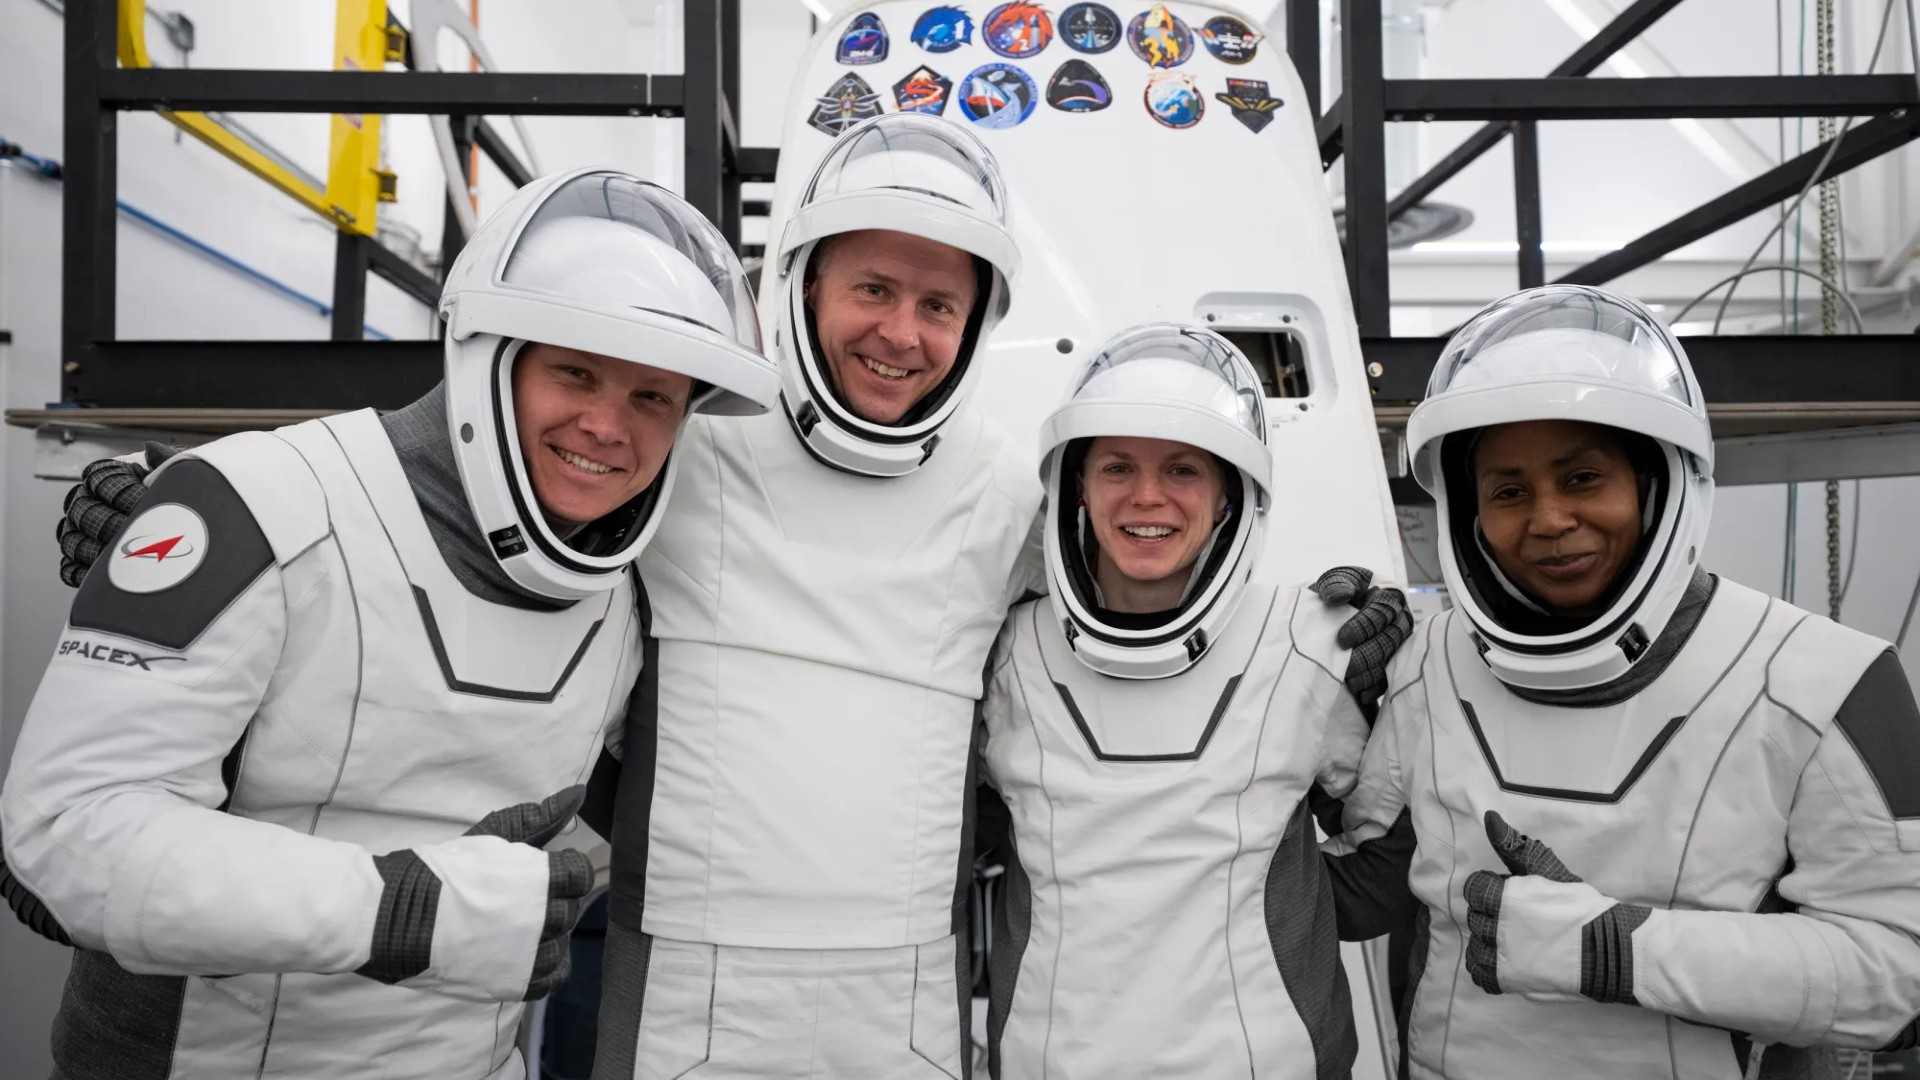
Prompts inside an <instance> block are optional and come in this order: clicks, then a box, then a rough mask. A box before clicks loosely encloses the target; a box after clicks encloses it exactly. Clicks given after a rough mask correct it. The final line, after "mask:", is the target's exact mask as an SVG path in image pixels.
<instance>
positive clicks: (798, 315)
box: [764, 113, 1020, 476]
mask: <svg viewBox="0 0 1920 1080" xmlns="http://www.w3.org/2000/svg"><path fill="white" fill-rule="evenodd" d="M870 229H883V230H889V231H892V232H901V233H907V234H909V235H912V236H918V237H924V238H925V239H928V240H934V241H937V242H939V243H942V244H946V245H948V246H949V247H955V248H959V249H960V250H962V251H965V252H967V253H969V254H971V255H973V256H974V262H975V266H976V267H977V268H979V269H980V270H981V274H980V277H981V283H980V285H981V287H980V290H979V293H978V299H977V301H976V303H975V304H974V308H973V313H972V315H971V316H970V318H969V319H968V322H967V328H966V333H965V335H964V336H963V337H962V338H961V341H960V352H959V356H958V358H957V359H956V360H955V361H954V365H953V370H951V371H949V372H948V373H947V377H946V379H945V380H944V381H942V382H941V384H940V385H939V386H937V387H935V388H934V389H933V390H931V391H929V392H928V393H927V395H926V396H925V397H923V398H921V399H920V401H919V402H918V403H916V404H915V405H914V407H913V408H912V409H910V410H909V411H908V412H907V414H906V416H904V417H903V418H902V419H901V420H900V422H899V423H897V424H876V423H873V422H872V421H869V420H863V419H861V418H860V417H858V416H855V415H854V414H853V412H852V411H851V410H849V409H848V408H847V407H846V405H845V404H844V403H843V402H842V401H841V400H840V398H839V396H838V394H837V393H836V392H835V390H834V389H833V383H832V379H831V377H830V376H829V374H828V371H827V367H826V363H825V361H824V359H823V358H822V357H821V356H820V353H819V343H818V341H817V340H816V339H815V335H814V327H813V317H812V311H811V309H810V308H809V307H808V305H807V297H806V286H807V270H808V267H809V266H810V265H811V264H812V261H813V256H814V252H815V251H816V250H818V247H819V244H820V241H822V240H823V239H825V238H827V237H830V236H835V235H838V234H840V233H848V232H859V231H863V230H870ZM1019 264H1020V254H1019V249H1018V248H1017V247H1016V246H1015V244H1014V241H1013V235H1012V233H1010V232H1009V231H1008V228H1007V193H1006V188H1005V186H1004V185H1003V184H1002V183H1001V180H1000V165H999V163H998V162H996V161H995V160H994V158H993V154H992V153H991V152H989V151H988V150H987V148H986V147H985V146H983V145H982V144H981V142H980V140H979V139H977V138H975V137H974V136H973V135H972V134H971V133H970V132H967V131H965V130H963V129H961V128H960V127H958V126H957V125H954V124H951V123H948V122H947V121H945V120H940V119H937V118H935V117H931V116H923V115H920V114H918V113H888V114H886V115H884V116H876V117H874V118H873V119H871V120H867V121H864V122H862V123H860V124H858V125H856V126H854V127H852V128H850V129H848V130H847V132H846V133H845V134H844V135H841V136H840V138H839V139H838V140H837V141H836V142H835V143H834V144H833V147H832V148H831V149H829V150H828V151H827V155H826V157H825V158H824V159H822V160H821V162H820V167H819V168H818V169H817V170H815V171H814V174H813V179H812V181H811V182H810V183H808V185H807V189H806V191H805V192H804V193H803V194H802V195H801V196H800V198H799V200H798V202H797V203H796V204H795V208H794V211H793V217H792V218H791V219H790V220H789V221H788V222H787V226H786V230H785V231H784V232H783V233H782V234H781V237H780V247H779V250H778V251H777V252H775V262H774V267H775V269H776V272H777V275H778V276H777V277H776V278H775V280H774V284H773V287H772V288H771V289H769V290H767V291H766V293H765V294H764V295H767V296H771V297H774V298H775V299H774V301H773V302H774V303H777V304H780V305H781V308H780V311H779V314H778V330H777V332H776V336H775V338H774V347H775V348H776V349H778V350H781V352H782V354H783V362H782V364H781V365H780V372H781V378H782V392H781V401H782V403H783V404H784V405H785V406H786V410H787V415H788V417H789V418H790V419H791V420H792V421H793V426H794V430H795V432H797V433H798V434H799V436H800V439H801V441H802V442H804V443H805V444H806V446H807V449H808V450H809V451H810V452H811V453H812V454H813V455H814V456H815V457H817V458H819V459H821V460H822V461H824V462H826V463H827V464H829V465H832V466H834V467H835V468H838V469H843V470H845V471H847V472H852V473H859V474H862V475H866V476H901V475H904V474H906V473H909V472H912V471H913V470H914V469H917V468H919V467H920V463H921V462H923V461H925V460H926V459H927V458H928V456H930V455H931V454H932V453H933V450H934V447H935V445H936V444H938V443H939V441H940V427H941V425H943V424H945V423H946V422H947V418H948V417H950V416H952V415H953V413H954V410H956V409H958V408H959V407H960V405H961V403H962V402H964V401H965V400H966V398H967V395H968V394H969V393H971V392H972V389H973V386H974V384H975V383H976V382H977V381H978V380H979V375H980V365H979V364H977V363H975V361H976V360H977V359H978V356H979V353H980V351H981V348H982V345H983V343H984V342H985V341H986V339H987V336H988V335H989V334H990V333H991V332H992V330H993V327H994V325H995V324H996V323H998V322H999V321H1000V318H1001V316H1003V315H1005V314H1006V310H1007V304H1008V302H1009V300H1010V294H1009V291H1008V290H1009V285H1010V283H1011V282H1012V280H1013V277H1014V275H1015V273H1016V272H1017V271H1018V269H1019Z"/></svg>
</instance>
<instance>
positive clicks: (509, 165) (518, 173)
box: [473, 119, 534, 187]
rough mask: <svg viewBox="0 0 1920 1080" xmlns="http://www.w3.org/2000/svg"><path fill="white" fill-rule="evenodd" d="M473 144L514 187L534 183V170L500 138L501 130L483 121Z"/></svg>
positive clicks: (477, 128)
mask: <svg viewBox="0 0 1920 1080" xmlns="http://www.w3.org/2000/svg"><path fill="white" fill-rule="evenodd" d="M473 142H474V145H475V146H478V147H479V148H480V152H481V153H483V154H485V155H487V159H488V160H489V161H491V162H493V164H494V165H495V167H497V168H498V169H499V170H500V171H501V173H503V174H504V175H505V176H506V178H507V179H508V180H509V181H511V182H512V183H513V186H514V187H526V186H527V185H528V184H531V183H533V179H534V177H533V170H532V169H529V168H528V167H527V165H526V163H525V162H523V161H521V160H520V156H519V155H518V154H515V153H514V152H513V147H511V146H508V145H507V142H506V140H505V139H503V138H501V137H500V131H499V129H497V128H495V127H494V126H493V125H492V124H489V123H487V121H486V120H485V119H482V120H481V121H480V123H479V125H478V126H477V127H475V128H474V131H473Z"/></svg>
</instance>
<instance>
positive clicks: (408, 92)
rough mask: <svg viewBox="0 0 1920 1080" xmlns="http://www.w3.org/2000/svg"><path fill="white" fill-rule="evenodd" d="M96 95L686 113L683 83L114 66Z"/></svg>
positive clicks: (294, 104) (260, 105) (179, 102)
mask: <svg viewBox="0 0 1920 1080" xmlns="http://www.w3.org/2000/svg"><path fill="white" fill-rule="evenodd" d="M107 44H108V47H109V48H111V47H112V45H113V42H112V41H111V40H109V41H108V43H107ZM99 90H100V99H101V102H102V105H103V106H104V107H105V108H108V109H121V110H133V109H181V110H186V109H191V110H197V111H201V112H216V111H218V112H293V113H332V112H344V111H352V112H377V113H474V114H481V113H491V114H494V115H500V116H678V115H679V114H680V110H681V109H682V107H683V106H684V85H683V81H682V78H681V77H680V76H678V75H624V74H622V75H604V74H573V73H564V72H506V71H493V72H485V73H472V72H464V71H248V70H232V69H220V68H112V67H109V68H107V69H105V70H103V71H101V72H100V86H99ZM69 156H71V155H69Z"/></svg>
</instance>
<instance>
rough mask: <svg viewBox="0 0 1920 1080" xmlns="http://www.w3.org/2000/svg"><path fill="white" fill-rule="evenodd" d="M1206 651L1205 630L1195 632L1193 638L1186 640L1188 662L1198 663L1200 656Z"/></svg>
mask: <svg viewBox="0 0 1920 1080" xmlns="http://www.w3.org/2000/svg"><path fill="white" fill-rule="evenodd" d="M1206 651H1207V632H1206V631H1205V630H1195V631H1194V632H1193V636H1192V637H1189V638H1188V639H1187V659H1188V660H1189V661H1198V660H1199V659H1200V654H1201V653H1204V652H1206Z"/></svg>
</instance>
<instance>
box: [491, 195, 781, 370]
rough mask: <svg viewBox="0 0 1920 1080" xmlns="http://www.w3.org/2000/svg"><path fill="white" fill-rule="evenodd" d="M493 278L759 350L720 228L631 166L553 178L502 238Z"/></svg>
mask: <svg viewBox="0 0 1920 1080" xmlns="http://www.w3.org/2000/svg"><path fill="white" fill-rule="evenodd" d="M608 223H612V224H613V225H615V226H618V227H617V228H608V227H607V224H608ZM497 284H498V285H499V286H500V287H501V288H502V289H503V291H516V290H518V291H525V292H527V293H532V294H536V295H544V296H551V297H556V298H560V299H563V300H565V301H568V302H570V303H572V304H576V305H580V304H584V305H592V306H597V307H603V308H609V309H613V310H616V311H617V310H632V311H636V312H644V313H647V314H652V315H657V316H663V317H666V318H669V319H674V320H678V321H680V322H683V323H689V324H692V325H693V326H697V327H700V328H703V329H705V330H707V331H710V332H712V333H714V334H717V335H719V336H720V337H722V338H724V339H726V340H728V341H730V342H731V343H733V344H735V345H738V346H740V347H741V348H744V349H747V350H750V351H752V352H755V353H758V352H759V351H760V327H759V320H758V318H757V316H756V315H755V312H754V305H753V292H752V290H751V288H750V287H749V285H748V282H747V277H746V272H745V271H744V270H743V269H742V268H741V266H740V260H739V259H738V258H737V257H736V256H735V255H734V253H733V251H732V250H731V249H729V248H728V247H727V246H726V243H725V240H724V238H723V237H722V236H721V234H720V232H719V230H718V229H715V228H714V227H713V226H712V225H711V224H709V223H708V222H707V220H706V219H705V218H703V217H701V216H700V215H699V213H698V212H697V211H695V210H694V209H693V208H692V207H691V206H690V205H688V204H687V203H686V202H684V201H683V200H681V199H679V198H677V197H675V196H674V195H672V194H671V193H670V192H668V191H667V190H666V189H665V188H662V187H659V186H657V185H655V184H650V183H647V182H646V181H644V180H638V179H635V178H634V177H631V176H625V175H622V174H619V173H612V172H590V173H584V174H582V175H579V176H575V177H573V178H571V179H569V180H568V181H567V182H565V183H563V184H562V185H560V186H559V187H558V188H556V189H555V190H554V191H553V193H552V194H551V195H549V196H547V198H546V199H545V200H544V201H543V202H542V203H541V204H540V207H539V208H538V209H537V210H536V211H534V213H533V216H532V217H531V218H529V219H528V221H527V224H526V226H525V227H524V228H522V229H521V230H520V232H519V234H518V235H517V236H516V237H515V238H514V240H513V242H512V244H511V245H510V246H509V247H508V249H507V251H506V253H505V255H504V258H503V259H502V263H501V269H500V274H499V278H498V282H497Z"/></svg>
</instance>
